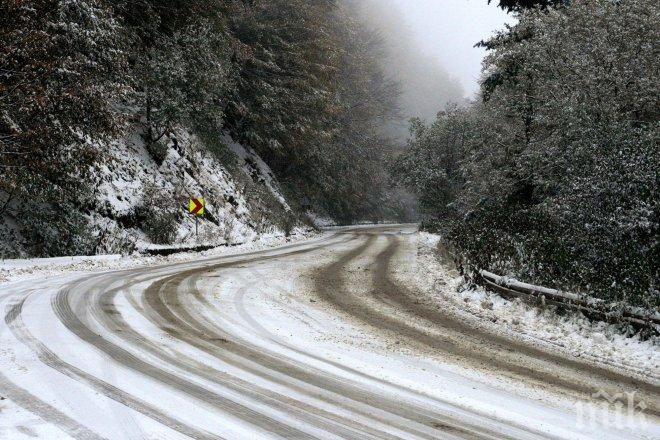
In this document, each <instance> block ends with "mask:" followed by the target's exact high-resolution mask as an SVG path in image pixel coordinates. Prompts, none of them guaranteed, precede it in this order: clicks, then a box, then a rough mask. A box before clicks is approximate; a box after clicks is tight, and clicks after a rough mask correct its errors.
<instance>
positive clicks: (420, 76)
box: [347, 0, 513, 137]
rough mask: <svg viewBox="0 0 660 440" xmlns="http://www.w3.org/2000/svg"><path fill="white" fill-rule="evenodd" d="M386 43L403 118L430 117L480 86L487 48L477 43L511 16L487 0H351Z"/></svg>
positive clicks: (388, 68)
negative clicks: (399, 95)
mask: <svg viewBox="0 0 660 440" xmlns="http://www.w3.org/2000/svg"><path fill="white" fill-rule="evenodd" d="M347 1H348V4H349V7H351V8H352V9H353V10H354V11H355V13H356V14H357V16H358V18H359V19H360V20H361V21H363V22H364V23H365V26H366V27H368V28H371V29H375V30H377V31H378V33H379V34H380V35H381V38H382V39H383V42H384V45H385V52H386V55H385V58H384V60H383V66H384V67H385V70H386V72H387V73H388V74H389V75H391V76H392V77H393V78H395V79H397V80H398V81H399V82H400V84H401V110H402V122H401V123H399V124H396V125H398V127H392V129H393V130H394V131H395V132H397V134H398V135H397V136H396V137H400V136H405V133H406V131H407V128H406V125H407V124H406V123H405V122H403V121H406V120H407V119H409V118H410V117H413V116H417V117H421V118H422V119H425V120H427V121H430V120H432V119H434V118H435V115H436V113H437V112H438V111H439V110H440V109H442V107H444V105H445V104H446V103H447V102H461V101H464V100H465V99H467V98H470V97H473V96H474V94H475V93H476V92H477V91H478V82H479V76H480V71H481V60H482V58H483V56H484V51H483V49H480V48H475V47H474V45H475V44H476V43H477V42H478V41H480V40H482V39H484V38H487V37H488V36H489V35H491V34H492V33H493V32H494V31H495V30H497V29H500V28H502V27H503V26H504V23H505V22H512V21H513V18H512V17H510V16H508V15H507V14H505V13H504V12H503V11H501V10H500V9H499V8H497V7H496V6H494V5H488V3H487V1H486V0H347Z"/></svg>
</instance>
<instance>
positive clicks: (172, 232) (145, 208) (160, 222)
mask: <svg viewBox="0 0 660 440" xmlns="http://www.w3.org/2000/svg"><path fill="white" fill-rule="evenodd" d="M143 191H144V195H143V201H142V205H141V206H140V208H139V209H138V217H139V218H142V219H143V221H142V224H141V225H140V229H142V231H144V233H145V234H146V235H147V237H148V238H149V239H150V240H151V241H152V242H153V243H156V244H171V243H173V242H174V240H175V239H176V235H177V229H178V227H179V222H180V220H181V213H182V209H181V200H185V198H184V196H183V194H180V193H178V192H175V193H170V192H168V191H165V189H164V188H161V187H159V186H158V185H156V184H154V183H150V184H148V185H146V186H145V188H144V190H143Z"/></svg>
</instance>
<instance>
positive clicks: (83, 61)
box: [0, 0, 405, 254]
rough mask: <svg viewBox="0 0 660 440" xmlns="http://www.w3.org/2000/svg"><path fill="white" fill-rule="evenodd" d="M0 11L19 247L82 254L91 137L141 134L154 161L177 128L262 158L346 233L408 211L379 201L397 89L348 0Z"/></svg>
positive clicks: (80, 2) (93, 1) (82, 0)
mask: <svg viewBox="0 0 660 440" xmlns="http://www.w3.org/2000/svg"><path fill="white" fill-rule="evenodd" d="M0 9H1V10H2V11H3V13H2V14H1V16H0V41H1V42H2V51H0V72H1V82H0V169H1V170H2V173H1V174H0V195H1V197H0V214H8V215H10V217H11V218H12V219H18V220H17V221H18V222H19V228H20V230H21V235H22V238H23V239H24V240H26V243H27V247H28V248H29V247H30V246H31V243H32V244H34V246H36V245H37V244H39V243H42V242H44V241H57V240H60V241H66V242H68V243H70V244H69V245H66V246H62V247H60V248H58V250H57V251H55V253H67V252H69V253H71V252H81V246H78V245H77V244H76V241H78V239H77V237H78V236H80V235H82V232H83V230H84V229H85V219H84V215H85V212H84V211H85V207H86V206H89V204H90V197H91V193H92V192H93V191H94V187H93V184H92V180H91V178H92V177H93V176H90V175H89V174H90V170H91V168H90V165H93V164H95V163H96V162H98V161H99V159H100V158H101V157H102V156H103V155H104V151H103V148H102V147H100V146H99V145H100V144H99V140H103V139H112V138H116V137H118V136H121V135H122V134H124V133H127V132H130V131H135V130H139V131H140V133H141V136H142V138H143V139H144V142H145V143H146V146H147V149H148V150H149V153H150V154H151V155H152V156H153V157H154V158H156V159H160V160H162V157H160V156H162V154H163V145H162V144H163V140H164V139H165V137H164V136H170V135H173V134H176V133H177V132H178V131H180V130H181V128H182V127H185V128H186V129H187V130H192V131H193V132H194V134H195V135H196V136H198V137H199V138H200V139H202V140H203V141H204V143H205V146H206V147H207V148H208V150H209V151H211V152H213V153H215V154H216V155H217V157H219V158H222V157H224V156H225V155H226V151H224V150H225V149H226V148H225V147H224V146H223V145H222V144H221V143H219V142H217V141H216V139H217V137H218V134H219V133H221V132H228V133H230V134H231V136H232V137H233V138H234V139H235V140H237V141H239V142H242V143H244V144H246V145H249V146H250V147H251V148H253V149H254V150H255V151H256V152H257V153H258V154H259V155H260V156H261V157H262V158H263V159H264V160H265V161H266V163H267V164H268V165H269V166H270V168H271V169H272V170H273V172H274V173H275V175H276V176H277V178H278V180H279V182H280V183H281V185H282V186H283V188H284V191H285V193H286V195H287V198H288V199H289V200H291V202H292V204H293V205H294V206H295V205H296V204H298V206H297V207H298V208H300V207H301V205H303V204H304V205H306V207H308V206H311V207H313V209H314V210H315V211H316V212H320V213H322V214H323V215H326V216H329V217H331V218H334V219H335V220H336V221H338V222H341V223H350V222H353V221H356V220H358V219H362V218H366V217H369V218H371V219H379V218H384V217H389V218H398V217H402V216H404V215H405V213H404V212H403V211H404V209H403V208H402V206H401V203H400V200H401V199H400V198H399V197H390V194H389V192H388V191H389V189H388V188H389V187H390V185H388V178H387V176H388V174H387V164H388V160H389V159H388V158H390V157H392V156H393V148H394V146H393V144H392V143H391V142H390V141H388V138H387V136H386V135H385V134H384V129H383V127H385V126H386V125H387V123H388V121H390V120H392V119H393V118H400V116H399V110H398V104H397V99H398V94H399V89H398V85H397V83H396V82H395V81H394V80H393V79H391V78H390V76H388V75H387V74H386V73H385V72H384V70H383V67H382V63H381V62H380V59H379V57H380V54H381V50H382V47H381V42H380V36H379V35H378V34H377V33H376V32H373V31H371V30H369V29H367V28H365V27H364V26H363V25H362V24H361V23H360V22H358V20H357V19H356V18H355V14H354V13H352V12H351V11H350V7H349V5H347V4H344V3H342V4H339V2H335V1H314V2H309V1H303V0H294V1H290V0H286V1H285V0H256V1H253V0H250V1H248V0H245V1H239V0H235V1H225V0H217V1H206V0H204V1H202V0H165V1H163V0H138V1H134V0H130V1H125V0H64V1H55V0H34V1H32V0H30V1H28V0H2V1H1V2H0ZM24 200H29V201H30V202H29V203H27V204H26V203H17V201H24ZM80 207H82V209H80ZM8 241H11V240H9V239H8ZM34 246H33V247H34ZM37 253H38V252H37ZM49 253H50V254H52V253H53V252H49Z"/></svg>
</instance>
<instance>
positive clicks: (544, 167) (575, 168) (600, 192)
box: [395, 0, 660, 309]
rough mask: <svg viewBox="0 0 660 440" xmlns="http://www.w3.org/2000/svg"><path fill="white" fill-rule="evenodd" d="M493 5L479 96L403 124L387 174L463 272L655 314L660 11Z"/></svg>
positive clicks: (593, 3) (626, 4)
mask: <svg viewBox="0 0 660 440" xmlns="http://www.w3.org/2000/svg"><path fill="white" fill-rule="evenodd" d="M530 3H531V4H534V5H536V6H538V5H539V2H508V1H506V2H502V6H503V7H505V8H508V9H510V10H514V11H518V14H519V15H518V18H519V22H518V23H517V24H516V25H514V26H511V27H510V28H508V29H506V30H505V31H502V32H500V33H499V34H497V35H496V36H494V37H493V38H491V39H489V40H486V41H484V42H482V43H481V45H482V46H484V47H486V48H487V49H489V51H490V52H489V53H490V54H489V55H488V57H487V58H486V60H485V62H484V67H483V78H482V85H481V93H480V95H479V97H478V99H476V100H475V102H472V103H471V104H470V105H468V106H462V107H459V106H448V107H447V108H445V109H444V110H443V111H442V112H440V113H439V114H438V117H437V119H436V120H435V121H434V122H433V123H431V124H424V123H422V122H421V121H414V122H413V124H412V126H411V139H410V141H409V149H408V151H407V152H406V153H405V154H404V155H402V157H401V160H400V161H398V162H397V166H396V168H395V175H397V176H401V180H400V181H401V182H402V183H403V184H405V185H407V186H408V187H409V188H412V189H413V190H414V191H415V192H416V194H417V195H418V196H419V199H420V209H421V211H422V213H423V214H422V215H423V227H424V228H426V229H428V230H431V231H440V232H441V233H442V234H443V236H444V237H445V239H446V240H447V242H448V244H449V245H450V246H452V247H453V248H454V249H455V250H456V251H457V252H458V253H459V254H460V255H461V257H462V258H463V261H464V262H465V264H464V266H465V267H464V268H463V269H464V270H465V271H466V274H467V275H470V274H473V273H474V271H475V270H476V269H479V268H482V269H487V270H491V271H493V272H496V273H499V274H502V275H509V276H514V277H517V278H519V279H521V280H524V281H527V282H532V283H536V284H542V285H547V286H549V287H555V288H560V289H565V290H572V291H576V292H588V293H590V294H592V295H595V296H598V297H599V298H602V299H605V300H608V301H625V302H627V303H632V304H634V305H638V306H642V307H645V308H651V309H654V308H657V307H658V306H659V305H660V294H659V292H658V286H659V278H658V275H659V266H658V262H660V252H659V247H658V243H659V240H658V220H659V211H658V176H657V172H658V169H659V168H660V167H659V165H660V154H659V151H658V136H659V134H660V132H659V130H658V129H659V124H658V121H659V116H660V115H659V110H658V102H659V97H660V89H659V87H660V77H659V75H658V73H659V72H658V69H659V67H660V65H659V64H658V61H657V60H658V55H659V53H658V46H657V44H656V43H655V42H657V41H659V40H660V29H659V28H658V22H660V6H658V4H657V3H656V2H650V1H646V0H623V1H616V2H615V1H610V0H585V1H575V2H570V3H568V2H567V4H566V5H563V4H562V2H542V4H541V6H543V7H534V8H531V9H528V8H527V6H530Z"/></svg>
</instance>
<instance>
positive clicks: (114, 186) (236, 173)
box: [0, 127, 290, 257]
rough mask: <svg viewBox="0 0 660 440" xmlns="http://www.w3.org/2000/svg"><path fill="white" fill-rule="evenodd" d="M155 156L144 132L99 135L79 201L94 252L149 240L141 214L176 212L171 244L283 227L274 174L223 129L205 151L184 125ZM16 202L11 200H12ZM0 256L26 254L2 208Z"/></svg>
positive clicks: (239, 237) (125, 249) (252, 235)
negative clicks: (86, 194)
mask: <svg viewBox="0 0 660 440" xmlns="http://www.w3.org/2000/svg"><path fill="white" fill-rule="evenodd" d="M159 142H160V144H162V145H161V147H160V148H162V152H161V154H162V157H160V158H158V159H157V158H155V157H154V156H155V154H153V153H150V152H149V150H148V148H147V146H146V145H145V142H144V139H143V136H142V135H141V134H140V133H139V132H137V131H132V132H130V131H129V133H128V134H127V135H125V136H124V137H121V138H117V139H114V140H111V141H104V142H98V143H97V144H95V148H96V149H97V151H98V159H97V161H96V163H95V165H94V168H93V170H92V173H91V174H92V177H91V181H89V182H81V185H85V186H87V187H89V188H93V194H92V201H91V203H90V205H89V206H87V207H85V208H84V212H82V214H83V215H84V218H86V220H87V222H88V225H89V226H90V228H91V231H92V235H93V236H94V238H93V241H94V243H96V244H95V246H96V249H95V250H94V252H96V253H102V254H115V253H130V252H132V250H134V249H138V250H143V249H145V248H150V247H153V246H154V239H153V234H152V235H149V234H148V233H147V230H146V229H145V223H146V222H145V219H146V218H149V217H155V216H158V215H163V214H164V213H168V214H167V215H169V216H171V214H170V213H174V215H175V216H177V217H178V218H177V220H176V223H175V225H174V226H173V228H172V229H173V231H174V237H173V243H174V244H175V245H192V244H205V245H219V244H226V243H243V242H249V241H253V240H255V239H257V237H258V236H259V235H262V234H266V235H269V234H278V233H282V232H283V231H282V229H283V223H284V220H285V218H286V217H287V215H289V213H290V207H289V204H288V203H287V201H286V200H285V198H284V196H283V194H282V191H281V189H280V187H279V184H278V182H277V181H276V179H275V178H274V176H273V173H272V172H271V170H270V169H269V168H268V166H267V165H266V164H265V163H264V162H263V161H262V160H261V158H260V157H259V156H258V155H257V154H255V153H254V152H253V151H252V150H250V149H249V148H248V147H245V146H243V145H241V144H239V143H237V142H234V141H233V140H232V139H231V137H230V136H229V135H228V134H226V133H220V134H219V135H218V139H216V140H215V142H216V146H215V148H216V149H218V150H219V151H218V153H217V154H216V153H212V152H211V151H210V149H209V146H208V145H205V144H204V143H203V142H202V141H201V140H200V139H199V138H198V137H197V136H195V135H194V134H192V133H190V132H189V131H188V130H186V129H185V127H179V128H178V129H177V130H176V135H175V134H173V133H170V134H168V135H166V136H164V137H163V138H162V139H161V140H160V141H159ZM190 197H203V198H204V199H205V202H206V208H205V209H206V213H207V214H206V215H205V216H204V217H202V218H197V221H198V232H199V235H198V236H196V234H195V231H196V219H195V218H194V216H191V215H189V214H188V213H187V206H188V200H189V198H190ZM13 203H16V202H13ZM0 237H2V238H3V240H4V242H3V243H0V257H2V255H3V254H7V255H12V254H13V255H19V256H27V255H29V252H30V249H29V248H25V247H24V245H23V243H22V240H23V238H22V235H21V230H20V221H17V219H14V218H12V217H11V216H9V214H7V213H5V214H4V215H3V216H2V217H0Z"/></svg>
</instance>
